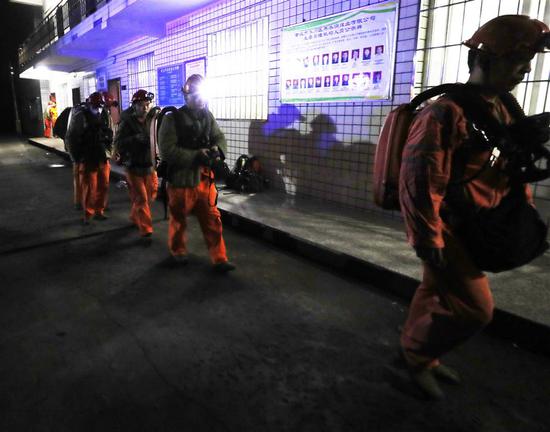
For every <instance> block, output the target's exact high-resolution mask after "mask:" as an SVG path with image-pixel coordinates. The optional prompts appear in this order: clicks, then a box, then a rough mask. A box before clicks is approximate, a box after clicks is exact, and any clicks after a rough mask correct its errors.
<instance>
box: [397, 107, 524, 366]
mask: <svg viewBox="0 0 550 432" xmlns="http://www.w3.org/2000/svg"><path fill="white" fill-rule="evenodd" d="M487 102H488V103H489V106H490V111H491V113H492V114H493V115H494V116H495V117H496V118H497V119H498V120H499V121H500V122H501V123H502V124H509V123H510V122H511V121H512V119H511V117H510V114H509V113H508V112H507V110H506V108H505V107H504V105H503V104H502V102H501V101H500V100H499V99H498V98H497V99H495V100H494V101H492V102H491V101H489V100H487ZM467 138H468V131H467V120H466V118H465V116H464V112H463V110H462V108H461V107H459V106H458V105H457V104H456V103H454V102H453V101H451V100H450V99H448V98H446V97H443V98H440V99H439V100H437V101H436V102H435V103H433V104H432V105H430V106H428V107H426V108H425V109H424V110H422V112H421V113H420V114H419V115H418V117H417V118H416V119H415V121H414V123H413V125H412V126H411V129H410V131H409V136H408V139H407V143H406V145H405V148H404V151H403V162H402V166H401V172H400V185H399V194H400V202H401V211H402V214H403V217H404V219H405V224H406V228H407V237H408V240H409V243H410V244H411V245H412V246H414V247H434V248H445V249H444V255H445V257H446V261H447V267H446V268H445V269H443V270H441V269H438V268H435V267H433V266H432V265H430V264H428V263H425V262H423V277H422V282H421V284H420V286H419V287H418V289H417V290H416V293H415V295H414V297H413V300H412V303H411V305H410V309H409V315H408V318H407V320H406V322H405V325H404V327H403V331H402V334H401V347H402V350H403V353H404V356H405V359H406V360H407V362H408V363H409V365H410V366H411V367H413V368H425V367H428V368H429V367H433V366H436V365H437V364H438V359H439V357H440V356H441V355H442V354H444V353H446V352H448V351H450V350H451V349H453V348H454V347H456V346H457V345H458V344H460V343H461V342H463V341H465V340H466V339H468V338H469V337H471V336H472V335H474V334H475V333H476V332H478V331H479V330H480V329H482V328H483V327H484V326H485V325H487V324H488V323H489V322H490V321H491V319H492V314H493V307H494V305H493V298H492V294H491V290H490V288H489V281H488V279H487V276H486V275H485V274H484V273H483V272H482V271H480V270H479V269H478V268H477V267H476V265H475V264H474V263H473V262H472V260H471V258H470V257H469V255H468V252H467V250H466V249H465V248H464V246H463V244H462V242H461V240H460V238H458V237H457V236H456V235H455V234H454V233H453V231H452V228H451V227H450V226H448V225H447V224H446V223H445V222H444V221H443V220H442V219H441V216H440V210H442V209H444V208H445V207H446V203H445V202H444V201H443V199H444V197H445V194H446V191H447V186H448V183H449V179H450V175H451V166H452V163H453V155H454V154H455V151H456V150H457V149H459V148H461V146H462V145H463V144H464V143H465V141H466V139H467ZM491 153H492V150H486V151H476V152H470V153H469V155H468V156H467V158H466V166H465V171H464V178H469V177H470V176H472V175H474V174H475V173H477V172H478V171H479V170H480V168H481V167H482V166H483V165H484V164H485V162H486V161H487V160H488V158H489V157H490V155H491ZM504 163H505V160H504V159H503V158H502V157H500V158H497V159H496V161H495V163H494V165H492V166H488V167H486V168H485V169H484V170H483V171H482V172H481V174H480V175H479V176H478V177H477V178H475V179H474V180H472V181H470V182H469V183H466V184H465V185H463V186H462V187H463V188H465V195H466V196H467V197H468V199H469V200H470V201H471V202H472V203H474V204H475V205H476V206H478V207H484V208H490V207H496V206H497V205H498V204H499V203H500V201H501V199H502V198H503V197H504V196H505V195H506V194H507V193H508V192H509V186H508V177H507V176H506V174H505V173H504V172H503V171H502V167H503V164H504ZM526 187H527V186H526ZM527 193H528V197H529V199H530V196H531V195H530V190H529V189H528V187H527Z"/></svg>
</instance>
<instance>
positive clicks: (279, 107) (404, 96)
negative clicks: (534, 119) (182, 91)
mask: <svg viewBox="0 0 550 432" xmlns="http://www.w3.org/2000/svg"><path fill="white" fill-rule="evenodd" d="M189 3H193V6H188V4H189ZM183 4H187V6H183ZM392 4H395V5H396V6H395V7H396V8H397V9H396V10H397V14H396V20H395V28H394V29H389V30H390V31H394V30H395V40H394V41H393V45H392V47H391V49H392V52H390V53H388V57H386V59H388V60H389V61H391V65H390V66H391V68H389V70H390V72H391V74H392V76H391V86H390V87H391V89H390V90H391V91H390V94H389V98H387V99H385V98H379V99H364V100H348V101H338V100H333V101H315V100H308V101H307V102H300V101H299V98H298V101H293V100H292V98H290V99H288V98H287V99H288V100H290V102H289V101H288V100H283V101H282V100H281V99H284V98H283V97H282V95H283V92H284V91H285V90H284V89H285V86H286V88H289V87H290V88H291V87H292V86H293V85H294V83H293V80H292V79H288V80H287V79H286V78H288V76H286V75H285V76H284V77H283V74H285V73H286V72H285V71H286V70H288V67H287V66H288V65H287V64H286V63H288V62H289V60H288V59H289V56H288V52H285V51H284V46H283V45H284V43H283V42H284V41H283V34H284V32H285V31H286V30H287V29H289V28H293V27H292V26H300V25H307V24H308V23H320V25H323V21H322V19H326V20H330V19H331V17H334V16H335V15H339V14H345V13H348V12H350V13H351V15H353V12H354V11H356V10H360V9H361V8H366V7H375V6H377V5H379V6H384V7H386V6H388V5H390V6H391V5H392ZM508 13H512V14H515V13H520V14H526V15H530V16H531V17H533V18H539V19H541V20H544V21H546V22H548V21H549V20H548V16H549V15H550V5H548V2H545V1H539V0H506V1H499V0H465V1H455V0H400V1H388V0H383V1H381V0H345V1H329V0H311V1H303V2H300V1H296V0H263V1H252V0H222V1H206V0H202V1H195V2H182V1H176V0H156V1H153V0H133V1H131V0H124V1H122V0H110V1H109V0H65V1H62V2H61V3H60V4H59V5H57V7H53V8H52V7H50V8H49V9H48V10H47V11H45V17H44V21H43V23H42V25H41V26H40V28H38V29H37V30H36V31H35V33H33V35H31V37H30V38H29V40H28V41H27V42H26V43H25V45H24V46H23V47H22V49H21V53H20V65H21V69H22V70H25V71H24V72H23V73H22V76H23V77H28V78H33V79H40V85H41V94H42V104H43V107H45V106H46V104H47V102H48V99H49V96H50V94H52V93H55V97H56V100H57V104H58V109H59V112H61V110H62V109H63V108H64V107H66V106H71V105H73V104H76V103H78V102H80V101H83V100H84V99H85V98H86V97H87V96H88V95H89V94H90V93H92V92H93V91H95V90H108V91H109V92H110V93H111V95H112V96H114V97H115V98H117V99H119V100H120V102H121V106H122V109H124V108H126V107H127V106H128V104H129V100H130V98H131V95H132V94H133V92H134V91H135V90H137V89H138V88H145V89H147V90H149V91H152V92H153V93H155V94H156V95H157V96H158V97H157V100H156V102H157V103H158V102H159V99H160V102H163V101H164V102H166V101H168V102H170V104H171V103H172V102H173V103H176V104H177V103H178V102H181V99H179V95H178V94H166V92H170V88H171V87H170V80H174V79H176V82H177V76H178V74H180V73H183V77H185V75H186V74H189V73H191V72H193V71H195V72H197V71H198V72H201V73H205V74H206V76H207V78H208V81H209V82H210V83H211V85H212V89H211V108H212V109H213V111H214V113H215V115H216V117H217V118H218V119H219V122H220V125H221V127H222V129H223V131H224V132H225V134H226V137H227V140H228V145H229V154H228V155H227V156H228V164H229V165H230V166H231V165H232V163H233V162H234V161H235V160H236V159H237V158H238V157H239V155H241V154H254V155H256V156H258V157H259V158H260V159H261V161H262V163H263V165H264V167H265V170H266V171H267V174H268V176H269V178H270V180H271V184H272V187H273V188H274V189H279V190H282V191H285V192H286V193H287V194H290V195H296V196H308V197H314V198H318V199H322V200H327V201H333V202H337V203H340V204H344V205H347V206H352V207H356V208H360V209H364V210H374V211H380V212H382V210H378V209H376V208H375V206H374V204H373V200H372V182H371V177H372V171H373V160H374V152H375V145H376V142H377V139H378V134H379V132H380V128H381V126H382V124H383V121H384V118H385V116H386V115H387V114H388V113H389V112H390V111H391V110H392V109H393V108H395V107H396V106H397V105H399V104H401V103H404V102H408V101H409V100H410V98H411V96H412V95H414V94H415V93H418V92H420V91H421V90H423V89H426V88H429V87H432V86H434V85H437V84H440V83H443V82H456V81H464V80H465V79H466V78H467V76H468V70H467V65H466V58H467V48H465V47H464V46H462V45H461V42H462V41H463V40H465V39H467V38H468V37H469V36H470V35H471V34H472V33H473V32H474V31H475V30H476V29H477V28H478V27H479V26H480V25H482V24H483V23H484V22H486V21H488V20H489V19H491V18H494V17H495V16H497V15H503V14H508ZM308 43H309V42H308ZM311 46H313V45H311ZM372 48H373V50H372V51H373V52H372V55H374V54H375V47H374V46H373V47H372ZM324 51H326V52H327V54H328V53H331V51H332V50H331V48H330V47H326V49H325V47H322V45H320V48H319V55H320V56H321V57H322V55H323V52H324ZM352 51H353V50H352ZM369 51H370V48H369ZM354 55H355V54H354V53H353V52H352V53H351V56H354ZM361 55H364V56H365V57H364V58H366V56H367V51H364V52H362V53H361ZM368 55H369V56H370V53H369V54H368ZM351 56H350V58H352V57H351ZM313 57H314V56H313ZM313 57H312V58H311V59H310V58H309V57H308V60H307V61H308V62H310V61H315V60H314V59H313ZM301 60H303V62H304V64H303V65H302V67H305V66H306V63H305V61H306V60H305V57H304V58H301ZM319 61H320V60H319ZM339 61H343V59H339ZM346 61H347V54H346ZM285 62H286V63H285ZM311 65H312V64H310V63H308V64H307V66H308V67H312V66H311ZM174 71H175V72H174ZM174 74H175V75H174ZM314 75H315V74H314ZM318 75H319V79H320V80H321V77H324V76H328V75H331V73H319V74H318ZM332 75H333V73H332ZM549 75H550V56H544V55H538V56H537V57H536V58H535V59H534V62H533V70H532V72H531V74H529V76H528V77H527V79H526V80H525V81H524V82H523V83H522V84H521V85H520V86H518V88H517V89H516V91H515V93H516V96H517V97H518V99H519V101H520V103H521V104H522V105H523V106H524V108H525V110H526V111H527V112H528V113H530V114H532V113H536V112H542V111H550V100H549V99H548V97H547V96H548V90H549V83H550V82H549ZM174 76H176V78H174ZM341 77H342V78H343V79H347V78H344V75H343V74H342V75H341ZM314 78H315V76H312V77H311V79H312V80H311V83H308V82H307V81H306V80H305V79H304V84H303V85H304V87H306V88H307V86H308V85H311V87H315V86H316V83H315V82H314ZM338 79H339V80H340V77H339V78H338ZM369 79H370V80H373V79H376V78H374V72H373V76H372V77H371V76H370V75H369ZM378 79H379V78H378ZM283 80H285V81H283ZM167 83H168V84H167ZM172 84H173V83H172ZM318 84H319V87H322V86H323V84H322V80H321V81H320V82H319V83H318ZM331 84H332V85H334V81H332V82H331ZM340 84H341V83H340V82H338V85H340ZM297 85H298V86H300V85H301V84H300V83H299V82H298V83H297ZM172 87H174V86H173V85H172ZM176 87H177V86H176ZM534 191H535V199H536V202H537V205H538V206H539V208H541V209H542V212H543V213H544V214H545V215H546V216H547V217H548V215H550V183H548V182H547V181H546V182H541V183H539V184H537V185H535V186H534ZM384 213H385V214H387V215H388V217H393V216H397V215H393V214H392V213H390V212H384Z"/></svg>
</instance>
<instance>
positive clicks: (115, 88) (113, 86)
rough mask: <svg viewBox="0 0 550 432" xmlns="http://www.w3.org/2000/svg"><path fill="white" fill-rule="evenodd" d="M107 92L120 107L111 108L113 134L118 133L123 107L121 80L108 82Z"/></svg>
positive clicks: (116, 79)
mask: <svg viewBox="0 0 550 432" xmlns="http://www.w3.org/2000/svg"><path fill="white" fill-rule="evenodd" d="M107 91H108V92H109V95H111V97H112V98H113V99H114V100H116V101H117V102H118V106H116V107H114V106H113V107H111V109H110V111H111V119H112V121H113V132H116V128H117V126H118V124H119V123H120V110H121V109H122V107H121V99H122V98H121V95H120V78H113V79H110V80H108V81H107Z"/></svg>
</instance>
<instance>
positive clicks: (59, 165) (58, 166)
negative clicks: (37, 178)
mask: <svg viewBox="0 0 550 432" xmlns="http://www.w3.org/2000/svg"><path fill="white" fill-rule="evenodd" d="M64 166H65V165H63V164H49V165H48V167H50V168H63V167H64Z"/></svg>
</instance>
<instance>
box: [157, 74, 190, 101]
mask: <svg viewBox="0 0 550 432" xmlns="http://www.w3.org/2000/svg"><path fill="white" fill-rule="evenodd" d="M157 77H158V89H159V90H158V91H159V94H158V104H159V105H160V106H163V107H164V106H169V105H174V106H181V105H183V93H182V92H181V88H182V86H183V83H184V79H183V66H182V65H174V66H166V67H162V68H158V70H157Z"/></svg>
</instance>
